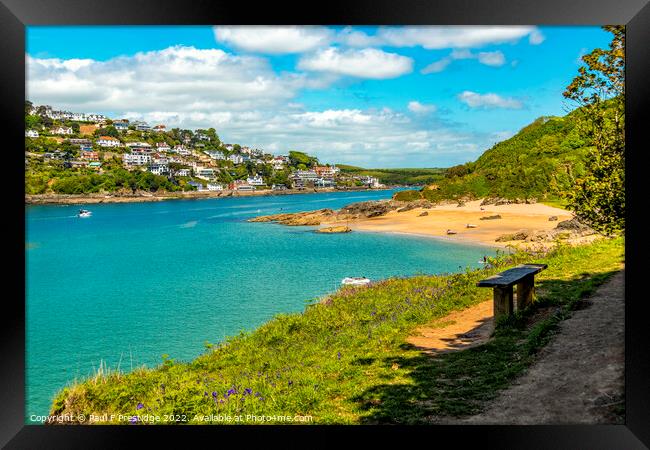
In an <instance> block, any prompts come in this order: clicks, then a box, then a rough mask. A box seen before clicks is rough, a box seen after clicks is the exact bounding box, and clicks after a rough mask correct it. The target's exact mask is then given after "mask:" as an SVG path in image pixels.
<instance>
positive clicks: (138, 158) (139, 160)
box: [122, 153, 151, 166]
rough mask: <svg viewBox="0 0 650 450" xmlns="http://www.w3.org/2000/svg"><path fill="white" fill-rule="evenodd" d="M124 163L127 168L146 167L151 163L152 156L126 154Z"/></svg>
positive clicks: (123, 159)
mask: <svg viewBox="0 0 650 450" xmlns="http://www.w3.org/2000/svg"><path fill="white" fill-rule="evenodd" d="M122 161H123V162H124V164H125V165H127V166H144V165H147V164H149V163H151V155H146V154H144V153H126V154H125V155H124V156H123V157H122Z"/></svg>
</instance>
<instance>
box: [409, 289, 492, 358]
mask: <svg viewBox="0 0 650 450" xmlns="http://www.w3.org/2000/svg"><path fill="white" fill-rule="evenodd" d="M492 303H493V302H492V300H487V301H485V302H482V303H479V304H478V305H474V306H472V307H470V308H467V309H464V310H462V311H455V312H453V313H451V314H449V315H447V316H445V317H443V318H441V319H439V320H437V321H435V322H433V323H431V324H427V325H425V326H422V327H420V328H418V329H416V330H415V333H414V335H413V336H411V337H409V338H408V339H406V342H408V343H409V344H412V345H414V346H416V347H417V348H419V349H420V350H423V351H424V352H426V353H432V354H439V353H444V352H449V351H455V350H463V349H466V348H469V347H474V346H476V345H479V344H482V343H483V342H485V341H487V340H488V339H489V338H490V334H491V333H492V330H493V327H494V321H493V317H492V314H493V311H492V308H493V306H492Z"/></svg>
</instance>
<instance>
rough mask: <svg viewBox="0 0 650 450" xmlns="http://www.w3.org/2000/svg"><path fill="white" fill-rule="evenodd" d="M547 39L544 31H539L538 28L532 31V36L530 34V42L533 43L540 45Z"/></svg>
mask: <svg viewBox="0 0 650 450" xmlns="http://www.w3.org/2000/svg"><path fill="white" fill-rule="evenodd" d="M545 39H546V38H545V37H544V35H543V34H542V32H541V31H539V30H538V29H535V30H534V31H533V32H532V33H530V36H528V42H529V43H530V44H531V45H539V44H541V43H542V42H544V40H545Z"/></svg>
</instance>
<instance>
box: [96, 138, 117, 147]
mask: <svg viewBox="0 0 650 450" xmlns="http://www.w3.org/2000/svg"><path fill="white" fill-rule="evenodd" d="M97 145H99V146H100V147H119V146H120V145H121V144H120V140H119V139H115V138H114V137H111V136H101V137H100V138H99V139H97Z"/></svg>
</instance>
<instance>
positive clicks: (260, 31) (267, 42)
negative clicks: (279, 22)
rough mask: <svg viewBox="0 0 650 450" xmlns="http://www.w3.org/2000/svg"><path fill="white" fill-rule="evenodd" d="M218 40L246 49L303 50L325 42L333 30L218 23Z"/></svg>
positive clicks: (271, 51) (259, 51)
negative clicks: (221, 24) (224, 24)
mask: <svg viewBox="0 0 650 450" xmlns="http://www.w3.org/2000/svg"><path fill="white" fill-rule="evenodd" d="M214 35H215V38H216V39H217V41H218V42H222V43H225V44H227V45H230V46H233V47H235V48H237V49H240V50H245V51H248V52H258V53H268V54H284V53H302V52H306V51H310V50H314V49H316V48H318V47H324V46H327V45H328V43H329V42H330V40H331V39H332V37H333V35H334V33H333V31H332V30H330V29H328V28H326V27H320V26H260V25H256V26H217V27H214Z"/></svg>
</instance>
